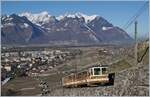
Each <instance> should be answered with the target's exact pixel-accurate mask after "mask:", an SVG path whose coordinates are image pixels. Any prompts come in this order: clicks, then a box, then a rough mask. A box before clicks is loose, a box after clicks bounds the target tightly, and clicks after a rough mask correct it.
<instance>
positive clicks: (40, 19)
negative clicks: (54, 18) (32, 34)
mask: <svg viewBox="0 0 150 97" xmlns="http://www.w3.org/2000/svg"><path fill="white" fill-rule="evenodd" d="M19 16H25V17H27V18H28V19H29V20H30V21H32V22H33V23H35V24H37V25H41V24H44V23H48V22H49V20H50V17H51V15H49V14H48V12H46V11H44V12H41V13H37V14H32V13H28V12H25V13H22V14H19Z"/></svg>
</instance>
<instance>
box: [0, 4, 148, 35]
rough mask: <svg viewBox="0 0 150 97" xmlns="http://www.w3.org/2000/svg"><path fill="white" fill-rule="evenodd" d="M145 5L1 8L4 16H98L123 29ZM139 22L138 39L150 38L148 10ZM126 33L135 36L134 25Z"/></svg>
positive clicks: (16, 6)
mask: <svg viewBox="0 0 150 97" xmlns="http://www.w3.org/2000/svg"><path fill="white" fill-rule="evenodd" d="M144 3H145V2H144V1H91V2H84V1H82V2H81V1H76V2H73V1H72V2H69V1H65V2H63V1H59V2H58V1H57V2H54V1H3V2H1V4H2V6H1V8H2V14H12V13H17V14H18V13H22V12H31V13H40V12H42V11H48V13H49V14H50V15H55V16H59V15H62V14H65V13H76V12H81V13H84V14H87V15H93V14H97V15H100V16H102V17H104V18H105V19H107V20H108V21H109V22H111V23H112V24H113V25H114V26H119V27H123V26H124V25H125V24H126V22H127V21H128V20H129V19H130V18H131V17H132V16H133V15H134V14H136V12H137V11H138V10H139V9H140V8H141V7H142V6H143V4H144ZM147 7H148V6H147ZM137 21H138V37H148V36H149V34H148V8H147V10H146V11H144V12H143V14H142V15H141V16H140V17H139V18H138V19H137ZM126 31H127V32H128V33H129V35H130V36H133V35H134V27H133V24H132V25H131V26H130V27H129V28H128V29H127V30H126Z"/></svg>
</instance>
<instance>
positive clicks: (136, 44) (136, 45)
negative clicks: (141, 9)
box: [134, 21, 138, 65]
mask: <svg viewBox="0 0 150 97" xmlns="http://www.w3.org/2000/svg"><path fill="white" fill-rule="evenodd" d="M134 24H135V32H134V33H135V37H134V38H135V52H134V53H135V65H136V64H137V53H138V51H137V47H138V43H137V21H135V23H134Z"/></svg>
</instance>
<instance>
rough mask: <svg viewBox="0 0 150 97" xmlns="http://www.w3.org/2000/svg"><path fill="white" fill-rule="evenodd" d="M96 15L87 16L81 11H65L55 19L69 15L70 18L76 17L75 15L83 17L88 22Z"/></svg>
mask: <svg viewBox="0 0 150 97" xmlns="http://www.w3.org/2000/svg"><path fill="white" fill-rule="evenodd" d="M97 16H98V15H91V16H88V15H85V14H83V13H80V12H78V13H75V14H68V13H67V14H65V15H60V16H58V17H56V19H58V20H61V19H63V18H64V17H70V18H76V17H78V18H82V17H83V18H84V19H85V22H86V23H88V22H90V21H92V20H93V19H95V18H96V17H97Z"/></svg>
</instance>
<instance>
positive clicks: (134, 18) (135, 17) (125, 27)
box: [123, 2, 148, 30]
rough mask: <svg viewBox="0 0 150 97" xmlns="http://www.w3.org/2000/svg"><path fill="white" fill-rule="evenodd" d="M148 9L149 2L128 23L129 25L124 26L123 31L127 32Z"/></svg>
mask: <svg viewBox="0 0 150 97" xmlns="http://www.w3.org/2000/svg"><path fill="white" fill-rule="evenodd" d="M147 9H148V2H145V3H144V4H143V6H142V7H141V8H140V9H139V10H138V11H137V12H136V14H134V15H133V16H132V17H131V18H130V19H129V20H128V21H127V23H126V24H125V25H124V26H123V29H124V30H126V29H128V27H129V26H130V25H131V24H132V23H133V22H135V21H136V19H137V18H138V17H139V16H140V15H141V14H142V13H143V12H144V11H146V10H147Z"/></svg>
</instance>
